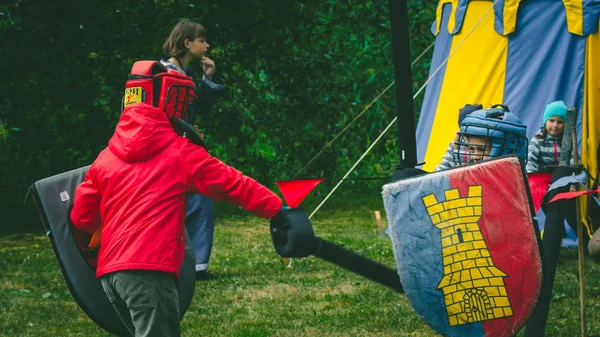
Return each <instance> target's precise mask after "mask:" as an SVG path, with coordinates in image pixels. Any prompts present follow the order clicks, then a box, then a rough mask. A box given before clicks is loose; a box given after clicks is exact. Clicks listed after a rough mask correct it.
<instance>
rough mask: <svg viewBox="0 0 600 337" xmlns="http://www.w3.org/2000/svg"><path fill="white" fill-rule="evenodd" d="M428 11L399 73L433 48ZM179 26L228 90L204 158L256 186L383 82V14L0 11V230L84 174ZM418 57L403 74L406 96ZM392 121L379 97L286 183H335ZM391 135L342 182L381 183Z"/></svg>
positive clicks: (240, 9)
mask: <svg viewBox="0 0 600 337" xmlns="http://www.w3.org/2000/svg"><path fill="white" fill-rule="evenodd" d="M435 5H436V4H435V1H427V0H419V1H417V0H411V1H408V6H409V29H410V34H411V53H412V57H413V59H414V58H415V57H416V56H417V55H419V54H421V52H423V51H424V50H425V49H426V48H427V46H429V45H430V44H431V43H432V42H433V36H432V35H431V34H430V32H429V28H430V25H431V23H432V22H433V20H434V16H435ZM184 17H185V18H190V19H192V20H196V21H198V22H201V23H202V24H203V25H204V26H205V27H206V29H207V31H208V39H209V43H210V44H211V46H212V50H211V51H210V52H209V56H210V57H211V58H212V59H213V60H214V61H215V63H216V64H217V73H218V75H219V76H221V77H223V78H224V80H225V82H226V83H227V85H228V87H227V90H226V92H225V94H224V95H223V96H222V97H221V98H220V100H219V101H218V102H217V104H216V105H215V106H214V107H213V109H212V110H211V111H210V112H209V113H208V114H207V115H204V116H200V120H199V125H200V126H201V128H203V129H204V130H205V132H206V133H207V143H208V146H209V150H210V152H211V153H212V154H213V155H215V156H217V157H218V158H221V159H222V160H223V161H225V162H226V163H228V164H230V165H233V166H235V167H237V168H238V169H240V170H241V171H242V172H244V173H245V174H247V175H250V176H252V177H255V178H257V180H259V181H261V182H263V183H265V184H267V185H269V186H272V185H271V182H272V181H274V180H276V179H288V178H291V177H292V176H293V175H294V174H295V173H296V172H297V171H298V170H299V169H300V168H302V167H303V166H304V165H305V164H306V163H307V162H308V161H309V160H310V159H311V158H313V156H314V155H316V154H317V152H318V151H320V150H321V149H322V148H323V147H324V146H325V144H327V143H328V142H329V141H330V140H331V139H332V138H333V137H334V136H335V135H336V134H337V133H339V132H340V131H341V130H342V129H343V128H344V127H345V126H346V125H347V124H348V123H349V122H350V121H351V120H352V119H353V118H354V117H355V116H356V115H357V114H359V113H360V112H361V111H362V110H363V109H364V108H365V107H366V106H367V105H368V104H369V103H370V102H371V101H372V100H373V99H374V98H375V97H376V96H377V95H378V94H379V93H380V92H381V91H383V90H384V89H385V88H386V87H387V86H388V85H389V84H390V83H391V82H392V81H393V65H392V57H391V36H390V21H389V12H388V2H387V1H370V0H369V1H364V0H350V1H332V0H329V1H323V0H320V1H315V0H311V1H293V0H279V1H247V0H244V1H241V0H218V1H217V0H206V1H189V0H178V1H174V0H155V1H137V2H135V1H100V0H90V1H72V0H56V1H45V0H44V1H42V0H22V1H19V0H14V1H11V2H10V3H3V4H0V41H2V45H3V47H2V48H0V59H1V60H2V62H0V67H1V69H0V73H1V74H2V81H0V92H2V95H0V137H1V138H0V177H1V181H0V195H1V196H0V207H1V208H2V213H3V214H4V215H5V217H4V219H5V221H6V222H3V223H2V225H1V226H0V230H9V231H12V230H13V229H14V228H12V227H11V226H12V225H11V223H12V224H14V223H15V221H13V220H16V219H19V218H21V219H22V218H23V217H25V218H29V219H31V220H32V222H34V223H38V222H39V221H38V220H37V219H36V218H37V214H35V212H33V211H32V210H33V208H32V207H33V206H32V205H30V204H29V203H30V202H28V203H26V204H23V199H24V198H25V194H26V192H27V189H28V187H29V186H30V185H31V184H32V183H33V182H35V181H36V180H39V179H41V178H45V177H48V176H51V175H54V174H57V173H60V172H64V171H67V170H70V169H74V168H77V167H81V166H85V165H88V164H90V163H91V162H92V161H93V160H94V158H95V157H96V155H97V154H98V153H99V152H100V150H102V149H103V148H104V147H105V146H106V144H107V142H108V140H109V138H110V137H111V135H112V133H113V130H114V127H115V125H116V123H117V121H118V118H119V114H120V108H119V106H120V103H121V95H122V92H123V88H124V81H125V78H126V76H127V74H128V73H129V70H130V69H131V65H132V64H133V62H134V61H136V60H140V59H157V60H158V59H160V58H161V57H163V55H162V53H161V49H162V48H161V47H162V43H163V42H164V40H165V39H166V37H167V35H168V34H169V31H170V29H171V28H172V26H173V25H174V24H175V23H176V22H177V21H178V20H179V19H181V18H184ZM430 55H431V52H429V53H428V54H427V55H425V57H424V58H423V59H422V60H421V61H420V62H419V63H418V64H416V65H415V66H414V67H413V82H414V83H413V88H414V92H416V90H417V89H418V88H419V87H420V86H421V85H422V84H423V83H424V82H425V80H426V78H427V75H428V67H429V59H430V57H431V56H430ZM194 66H195V67H196V69H197V70H200V69H199V67H198V64H194ZM419 108H420V100H417V101H416V110H417V111H418V110H419ZM394 116H395V100H394V90H393V89H391V90H389V91H388V92H387V93H386V94H385V95H383V96H382V98H381V99H380V100H378V101H377V103H376V104H374V106H373V107H371V108H370V109H369V110H368V111H367V113H366V114H365V115H364V116H363V117H361V118H360V119H359V120H358V121H357V122H356V123H355V124H354V125H353V126H352V127H351V128H350V129H349V130H348V132H346V133H345V134H344V135H343V136H342V137H340V138H339V139H338V140H337V141H336V142H335V143H334V144H333V145H332V146H331V147H329V148H328V149H327V151H326V152H325V153H324V154H323V155H322V156H321V157H320V158H319V159H317V160H316V161H315V162H314V163H313V164H312V165H311V166H310V167H309V168H308V170H307V171H305V172H303V173H302V174H300V176H299V177H325V178H332V177H341V176H342V175H343V174H344V173H345V172H346V171H347V170H348V169H349V168H350V166H351V165H352V164H353V163H354V162H355V161H356V160H357V159H358V158H359V157H360V156H361V154H362V153H363V152H364V151H365V150H366V149H367V147H368V146H369V145H370V144H371V143H372V142H373V141H374V140H375V138H376V137H377V136H378V135H379V134H380V133H381V132H382V131H383V129H384V128H385V126H386V125H387V124H388V123H389V122H390V121H391V120H392V118H393V117H394ZM395 131H396V128H392V129H391V131H390V132H388V134H387V135H386V137H385V138H384V140H382V141H381V142H380V143H379V144H378V145H377V146H376V147H375V148H374V149H373V151H372V152H371V154H370V155H369V156H368V157H367V158H365V160H364V161H363V163H362V164H361V165H360V166H359V167H358V168H357V170H356V171H355V173H354V174H353V177H373V176H387V175H389V174H391V172H392V170H393V163H395V162H397V159H396V158H397V153H398V150H397V144H396V138H397V135H396V132H395ZM381 184H382V183H381V182H373V183H370V184H367V183H355V184H354V185H353V186H350V187H348V188H346V189H342V190H341V191H340V192H341V193H342V195H343V194H344V193H357V192H360V191H361V190H364V189H365V188H380V186H381ZM7 220H8V221H7ZM23 222H25V223H29V221H18V223H23ZM36 228H37V227H36Z"/></svg>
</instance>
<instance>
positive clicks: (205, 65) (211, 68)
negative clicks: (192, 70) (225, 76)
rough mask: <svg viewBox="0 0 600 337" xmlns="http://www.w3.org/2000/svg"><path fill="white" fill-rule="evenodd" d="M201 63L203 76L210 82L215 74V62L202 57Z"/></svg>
mask: <svg viewBox="0 0 600 337" xmlns="http://www.w3.org/2000/svg"><path fill="white" fill-rule="evenodd" d="M201 62H202V70H204V75H206V77H208V79H209V80H212V75H213V74H214V72H215V62H213V60H211V59H209V58H208V57H206V56H204V57H203V58H202V60H201Z"/></svg>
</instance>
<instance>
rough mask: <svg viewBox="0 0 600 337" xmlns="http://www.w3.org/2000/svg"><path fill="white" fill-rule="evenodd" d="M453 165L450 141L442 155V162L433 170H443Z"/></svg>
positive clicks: (452, 146) (452, 147) (452, 151)
mask: <svg viewBox="0 0 600 337" xmlns="http://www.w3.org/2000/svg"><path fill="white" fill-rule="evenodd" d="M452 166H454V142H450V144H449V145H448V148H447V149H446V153H445V154H444V156H443V157H442V162H441V163H439V164H438V166H436V167H435V171H440V170H445V169H448V168H451V167H452Z"/></svg>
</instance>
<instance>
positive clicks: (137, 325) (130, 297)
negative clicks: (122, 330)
mask: <svg viewBox="0 0 600 337" xmlns="http://www.w3.org/2000/svg"><path fill="white" fill-rule="evenodd" d="M100 281H101V282H102V288H104V292H105V293H106V296H107V297H108V299H109V301H110V302H111V303H112V305H113V307H114V308H115V310H116V311H117V314H118V315H119V317H120V318H121V321H123V324H125V326H126V327H127V330H129V332H130V333H131V335H132V336H135V337H142V336H143V337H152V336H180V334H181V332H180V327H179V297H178V295H177V282H176V279H175V275H174V274H171V273H164V272H160V271H152V270H123V271H117V272H114V273H110V274H107V275H104V276H102V277H100Z"/></svg>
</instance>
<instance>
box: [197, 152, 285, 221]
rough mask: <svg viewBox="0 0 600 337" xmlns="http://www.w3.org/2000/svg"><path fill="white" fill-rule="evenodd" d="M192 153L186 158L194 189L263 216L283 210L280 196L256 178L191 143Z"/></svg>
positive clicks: (270, 216)
mask: <svg viewBox="0 0 600 337" xmlns="http://www.w3.org/2000/svg"><path fill="white" fill-rule="evenodd" d="M186 145H189V146H193V147H194V149H193V152H191V153H190V155H189V156H186V157H187V158H189V159H191V160H190V162H189V165H190V171H191V176H192V180H191V189H192V191H193V192H196V193H200V194H202V195H205V196H207V197H209V198H211V199H213V200H216V201H219V200H225V201H227V202H229V203H231V204H234V205H238V206H241V207H242V208H244V209H245V210H247V211H249V212H251V213H253V214H255V215H256V216H259V217H263V218H268V219H270V218H272V217H274V216H275V214H277V212H279V211H280V210H281V207H282V206H283V203H282V201H281V199H280V198H279V197H278V196H277V195H276V194H275V193H273V192H271V190H269V189H268V188H266V187H265V186H263V185H261V184H259V183H258V182H257V181H256V180H254V179H252V178H250V177H247V176H245V175H243V174H242V173H241V172H240V171H238V170H236V169H235V168H233V167H231V166H227V165H225V164H224V163H223V162H221V161H220V160H218V159H217V158H215V157H212V156H211V155H209V154H208V152H206V150H205V149H203V148H200V147H198V146H195V145H193V144H191V143H188V144H186Z"/></svg>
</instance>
